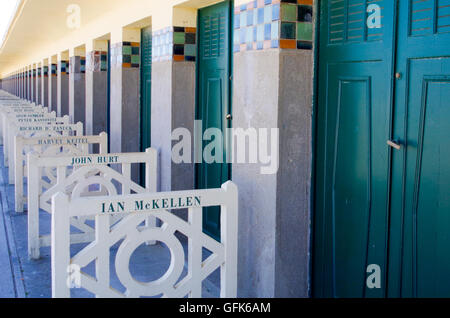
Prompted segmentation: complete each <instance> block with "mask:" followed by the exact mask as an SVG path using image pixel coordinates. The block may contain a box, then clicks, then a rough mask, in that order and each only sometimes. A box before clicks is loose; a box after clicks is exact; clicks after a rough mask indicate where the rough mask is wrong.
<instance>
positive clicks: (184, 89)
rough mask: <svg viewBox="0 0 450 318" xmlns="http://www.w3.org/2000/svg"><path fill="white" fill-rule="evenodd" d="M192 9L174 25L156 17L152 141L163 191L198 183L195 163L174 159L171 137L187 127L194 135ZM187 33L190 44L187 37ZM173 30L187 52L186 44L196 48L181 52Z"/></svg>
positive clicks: (153, 59) (153, 41)
mask: <svg viewBox="0 0 450 318" xmlns="http://www.w3.org/2000/svg"><path fill="white" fill-rule="evenodd" d="M174 10H175V11H173V12H172V13H171V14H174V16H175V15H177V10H178V9H174ZM193 12H194V14H193V16H191V17H190V19H187V20H186V21H184V23H181V21H180V23H179V24H178V23H176V22H174V23H175V25H169V26H167V24H166V23H167V21H158V20H156V19H154V20H153V22H154V24H153V35H152V44H153V49H152V54H153V57H152V112H151V118H152V123H151V132H152V135H151V142H152V147H155V148H157V149H159V151H160V154H161V161H160V167H161V170H160V171H161V180H160V185H161V190H162V191H177V190H187V189H193V188H194V186H195V176H194V164H193V163H182V164H175V163H173V161H172V145H173V142H172V140H171V137H172V132H173V131H174V130H175V129H177V128H185V129H187V130H189V131H190V132H191V135H192V136H194V121H195V88H196V65H195V60H196V53H195V51H196V50H195V48H196V47H195V45H196V11H195V10H194V11H193ZM180 16H182V15H180ZM174 21H176V19H174ZM187 33H189V39H190V42H189V43H190V44H187V43H188V42H186V40H185V39H186V38H187ZM174 34H175V35H176V36H177V40H176V42H177V43H178V42H179V44H177V45H178V46H182V47H183V49H184V51H185V53H187V52H188V50H187V46H192V47H193V49H194V50H191V51H190V53H189V54H185V55H178V54H177V53H178V52H175V51H174V50H173V46H174V43H175V41H174ZM192 145H193V139H192ZM192 162H193V158H192Z"/></svg>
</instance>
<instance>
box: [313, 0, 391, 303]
mask: <svg viewBox="0 0 450 318" xmlns="http://www.w3.org/2000/svg"><path fill="white" fill-rule="evenodd" d="M371 3H372V1H370V2H369V1H359V0H342V1H321V7H320V21H321V22H320V34H321V37H320V52H319V83H320V84H319V94H318V105H317V115H316V116H317V135H316V142H317V147H316V167H315V168H316V185H315V215H314V223H315V225H314V226H315V231H314V255H313V262H314V274H313V294H314V296H316V297H383V296H384V295H385V277H386V267H387V242H388V240H387V235H388V231H387V226H388V189H389V151H388V148H387V147H386V141H387V140H388V139H389V136H390V127H391V126H390V122H391V109H392V102H391V99H392V81H391V80H390V79H391V77H390V76H389V74H392V71H393V63H392V60H393V53H392V52H393V40H392V39H393V34H394V32H393V30H394V11H395V10H394V3H393V2H392V1H377V4H378V5H380V6H381V7H382V8H383V11H382V20H381V27H380V28H377V29H369V28H368V27H367V24H366V21H367V13H366V12H367V7H368V5H369V4H371ZM370 264H377V265H379V266H380V267H381V274H382V281H383V283H382V288H381V289H368V288H367V287H366V277H367V273H366V269H367V266H368V265H370Z"/></svg>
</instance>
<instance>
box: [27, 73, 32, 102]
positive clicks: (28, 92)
mask: <svg viewBox="0 0 450 318" xmlns="http://www.w3.org/2000/svg"><path fill="white" fill-rule="evenodd" d="M31 72H32V71H31V66H27V100H28V101H30V102H31Z"/></svg>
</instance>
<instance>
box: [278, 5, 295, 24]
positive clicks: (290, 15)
mask: <svg viewBox="0 0 450 318" xmlns="http://www.w3.org/2000/svg"><path fill="white" fill-rule="evenodd" d="M281 21H290V22H295V21H297V5H295V4H294V5H293V4H287V3H283V4H282V5H281Z"/></svg>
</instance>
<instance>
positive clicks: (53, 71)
mask: <svg viewBox="0 0 450 318" xmlns="http://www.w3.org/2000/svg"><path fill="white" fill-rule="evenodd" d="M57 69H58V66H57V65H56V64H52V76H56V75H57Z"/></svg>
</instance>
